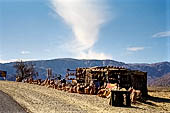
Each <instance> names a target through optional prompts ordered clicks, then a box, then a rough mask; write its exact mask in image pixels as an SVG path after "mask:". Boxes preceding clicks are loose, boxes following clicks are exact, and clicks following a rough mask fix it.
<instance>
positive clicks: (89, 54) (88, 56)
mask: <svg viewBox="0 0 170 113" xmlns="http://www.w3.org/2000/svg"><path fill="white" fill-rule="evenodd" d="M76 58H78V59H100V60H105V59H112V56H111V55H106V54H104V53H96V52H94V51H92V50H89V51H88V52H87V53H85V52H81V53H80V54H79V56H77V57H76Z"/></svg>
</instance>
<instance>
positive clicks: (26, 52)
mask: <svg viewBox="0 0 170 113" xmlns="http://www.w3.org/2000/svg"><path fill="white" fill-rule="evenodd" d="M30 53H31V52H30V51H21V54H23V55H26V54H30Z"/></svg>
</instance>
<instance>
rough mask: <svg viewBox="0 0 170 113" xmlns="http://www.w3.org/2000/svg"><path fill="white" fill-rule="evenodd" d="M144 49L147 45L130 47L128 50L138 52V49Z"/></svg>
mask: <svg viewBox="0 0 170 113" xmlns="http://www.w3.org/2000/svg"><path fill="white" fill-rule="evenodd" d="M144 49H145V47H128V48H127V51H131V52H136V51H141V50H144Z"/></svg>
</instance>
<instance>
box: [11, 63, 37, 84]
mask: <svg viewBox="0 0 170 113" xmlns="http://www.w3.org/2000/svg"><path fill="white" fill-rule="evenodd" d="M14 67H15V68H16V77H19V78H20V80H19V81H22V80H23V79H26V78H32V77H33V76H37V74H36V72H35V65H33V64H32V62H29V63H26V62H23V61H22V60H21V61H19V62H16V63H15V64H14Z"/></svg>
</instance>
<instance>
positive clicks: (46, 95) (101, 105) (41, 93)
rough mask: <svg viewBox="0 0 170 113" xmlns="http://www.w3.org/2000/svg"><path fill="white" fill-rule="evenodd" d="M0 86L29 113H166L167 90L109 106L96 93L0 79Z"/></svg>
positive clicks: (169, 108) (169, 106)
mask: <svg viewBox="0 0 170 113" xmlns="http://www.w3.org/2000/svg"><path fill="white" fill-rule="evenodd" d="M0 90H2V91H3V92H5V93H7V94H8V95H10V96H11V97H12V98H13V99H14V100H16V101H17V102H18V103H19V104H20V105H21V106H22V107H24V108H26V109H27V111H28V112H31V113H118V112H120V113H132V112H133V113H153V112H154V113H160V112H167V113H170V92H155V91H152V92H149V94H150V95H151V97H150V98H149V100H148V101H146V102H145V103H137V104H136V105H132V107H129V108H128V107H112V106H109V104H108V103H109V100H108V99H106V98H101V97H98V96H96V95H84V94H75V93H67V92H64V91H58V90H56V89H51V88H47V87H45V86H38V85H33V84H27V83H17V82H7V81H0Z"/></svg>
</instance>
